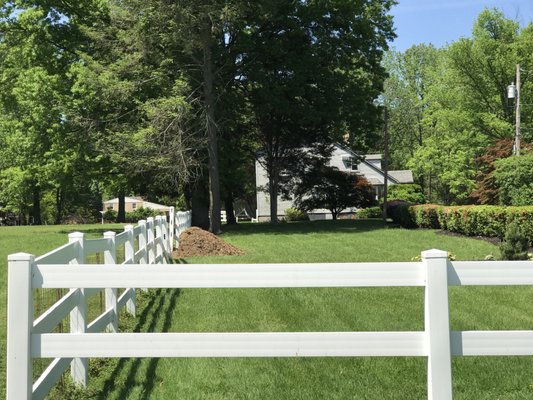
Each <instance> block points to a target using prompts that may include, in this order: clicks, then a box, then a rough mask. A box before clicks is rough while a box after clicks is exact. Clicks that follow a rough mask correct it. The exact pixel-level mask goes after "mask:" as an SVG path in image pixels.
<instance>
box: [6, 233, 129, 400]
mask: <svg viewBox="0 0 533 400" xmlns="http://www.w3.org/2000/svg"><path fill="white" fill-rule="evenodd" d="M122 228H123V225H120V224H106V225H101V224H94V225H63V226H3V227H0V349H1V351H2V353H1V354H2V355H3V356H2V357H1V358H0V398H4V397H5V379H6V362H5V355H6V323H7V256H8V255H9V254H13V253H19V252H23V253H30V254H34V255H35V256H40V255H43V254H45V253H47V252H49V251H51V250H53V249H55V248H56V247H59V246H61V245H63V244H65V243H67V242H68V236H67V235H68V234H69V233H71V232H76V231H80V232H85V233H86V234H87V237H88V238H96V237H101V236H102V234H103V232H105V231H109V230H114V231H121V230H122Z"/></svg>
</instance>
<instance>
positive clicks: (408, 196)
mask: <svg viewBox="0 0 533 400" xmlns="http://www.w3.org/2000/svg"><path fill="white" fill-rule="evenodd" d="M387 199H388V200H389V201H406V202H408V203H412V204H422V203H425V202H426V198H425V196H424V193H423V191H422V188H421V187H420V185H417V184H414V183H401V184H398V185H391V186H389V188H388V193H387Z"/></svg>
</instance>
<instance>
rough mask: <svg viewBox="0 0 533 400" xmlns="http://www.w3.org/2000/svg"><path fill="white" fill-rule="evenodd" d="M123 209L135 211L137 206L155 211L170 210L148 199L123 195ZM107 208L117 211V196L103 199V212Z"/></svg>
mask: <svg viewBox="0 0 533 400" xmlns="http://www.w3.org/2000/svg"><path fill="white" fill-rule="evenodd" d="M124 201H125V207H124V208H125V210H126V212H131V211H135V210H137V209H139V208H141V207H142V208H151V209H152V210H156V211H165V212H168V211H169V210H170V208H169V207H167V206H164V205H162V204H157V203H151V202H149V201H145V200H143V199H142V198H141V197H125V198H124ZM107 210H115V211H118V198H114V199H111V200H106V201H104V210H103V211H104V212H105V211H107Z"/></svg>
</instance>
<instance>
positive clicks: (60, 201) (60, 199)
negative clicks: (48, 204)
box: [54, 188, 63, 225]
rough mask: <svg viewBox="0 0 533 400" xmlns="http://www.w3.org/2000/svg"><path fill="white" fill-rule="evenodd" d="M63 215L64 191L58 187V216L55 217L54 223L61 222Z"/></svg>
mask: <svg viewBox="0 0 533 400" xmlns="http://www.w3.org/2000/svg"><path fill="white" fill-rule="evenodd" d="M62 217H63V193H62V192H61V188H57V189H56V217H55V219H54V224H56V225H59V224H61V219H62Z"/></svg>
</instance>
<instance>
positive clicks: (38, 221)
mask: <svg viewBox="0 0 533 400" xmlns="http://www.w3.org/2000/svg"><path fill="white" fill-rule="evenodd" d="M32 198H33V206H32V214H33V224H34V225H42V223H43V221H42V218H41V188H40V187H39V186H38V185H37V184H35V183H34V184H33V188H32Z"/></svg>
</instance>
